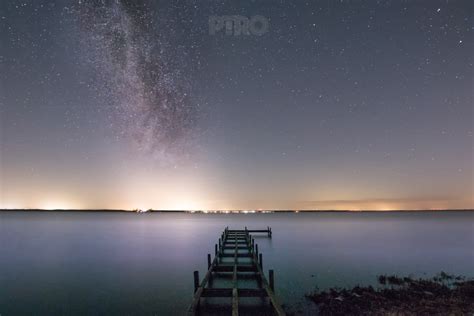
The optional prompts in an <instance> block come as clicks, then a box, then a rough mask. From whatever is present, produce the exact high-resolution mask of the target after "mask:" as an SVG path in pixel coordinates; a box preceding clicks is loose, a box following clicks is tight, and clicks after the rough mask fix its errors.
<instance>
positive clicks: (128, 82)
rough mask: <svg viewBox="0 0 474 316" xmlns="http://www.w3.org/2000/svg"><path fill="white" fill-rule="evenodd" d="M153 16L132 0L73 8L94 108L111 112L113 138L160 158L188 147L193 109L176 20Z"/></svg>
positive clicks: (193, 129) (181, 151) (87, 4)
mask: <svg viewBox="0 0 474 316" xmlns="http://www.w3.org/2000/svg"><path fill="white" fill-rule="evenodd" d="M156 12H159V11H158V10H152V8H151V7H150V4H149V5H147V4H146V3H138V2H136V1H133V2H131V1H130V2H127V1H118V0H116V1H101V2H97V1H88V2H87V1H86V2H84V1H82V2H80V3H79V4H78V6H77V14H78V17H79V19H78V21H79V23H80V26H81V34H82V35H81V40H82V42H83V43H84V44H85V45H84V46H85V48H86V50H87V52H86V53H85V56H86V57H87V58H86V59H87V62H88V63H89V64H91V65H92V66H93V67H94V68H95V69H96V70H97V72H98V80H97V90H98V92H99V94H100V95H101V102H102V104H99V105H98V106H102V107H104V106H106V108H107V110H108V111H109V110H111V114H110V117H111V118H112V120H113V126H115V129H114V130H115V133H116V135H117V137H121V136H123V137H129V138H130V139H132V140H133V141H134V143H135V144H136V145H138V146H137V148H138V149H139V150H140V151H141V152H145V153H147V154H149V155H152V156H153V157H157V158H160V159H161V158H164V157H166V158H170V154H172V155H174V156H176V155H175V154H176V153H180V154H181V155H180V156H183V155H182V154H183V151H186V150H188V149H189V147H190V144H191V143H192V141H191V137H192V135H194V134H195V133H194V132H195V131H196V116H197V113H198V105H196V103H194V102H193V101H192V100H191V95H190V90H191V84H190V82H191V81H190V78H189V75H188V74H187V72H186V70H187V65H186V61H185V60H184V59H182V58H180V56H184V55H186V52H185V51H184V50H185V48H184V47H183V46H182V45H181V46H180V45H177V44H176V43H175V42H174V40H175V38H174V37H175V33H176V32H175V30H176V29H177V28H179V25H178V22H177V21H176V20H173V19H169V18H165V17H164V16H160V15H159V14H158V13H156ZM160 14H161V12H160Z"/></svg>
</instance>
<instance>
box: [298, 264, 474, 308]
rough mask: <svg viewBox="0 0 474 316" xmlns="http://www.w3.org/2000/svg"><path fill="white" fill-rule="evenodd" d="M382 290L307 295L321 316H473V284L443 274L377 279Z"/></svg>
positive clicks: (340, 290) (368, 288) (458, 277)
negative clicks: (428, 277)
mask: <svg viewBox="0 0 474 316" xmlns="http://www.w3.org/2000/svg"><path fill="white" fill-rule="evenodd" d="M378 283H379V284H380V287H378V288H374V287H372V286H367V287H361V286H356V287H354V288H352V289H338V288H333V289H329V290H328V291H315V292H314V293H311V294H309V295H307V297H308V298H310V299H311V300H313V301H314V302H315V303H316V304H317V305H318V308H319V311H320V314H321V315H473V314H474V280H466V279H465V278H464V277H460V276H453V275H449V274H447V273H444V272H441V273H439V274H438V275H436V276H435V277H434V278H431V279H415V278H411V277H398V276H394V275H390V276H387V275H380V276H378Z"/></svg>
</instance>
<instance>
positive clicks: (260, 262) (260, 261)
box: [258, 254, 263, 270]
mask: <svg viewBox="0 0 474 316" xmlns="http://www.w3.org/2000/svg"><path fill="white" fill-rule="evenodd" d="M258 262H259V264H260V269H261V270H263V256H262V254H259V257H258Z"/></svg>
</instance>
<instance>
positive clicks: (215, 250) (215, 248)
mask: <svg viewBox="0 0 474 316" xmlns="http://www.w3.org/2000/svg"><path fill="white" fill-rule="evenodd" d="M214 253H215V255H216V257H217V254H218V252H217V244H215V245H214Z"/></svg>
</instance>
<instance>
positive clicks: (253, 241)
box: [252, 237, 255, 251]
mask: <svg viewBox="0 0 474 316" xmlns="http://www.w3.org/2000/svg"><path fill="white" fill-rule="evenodd" d="M254 249H255V239H253V237H252V251H253V250H254Z"/></svg>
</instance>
